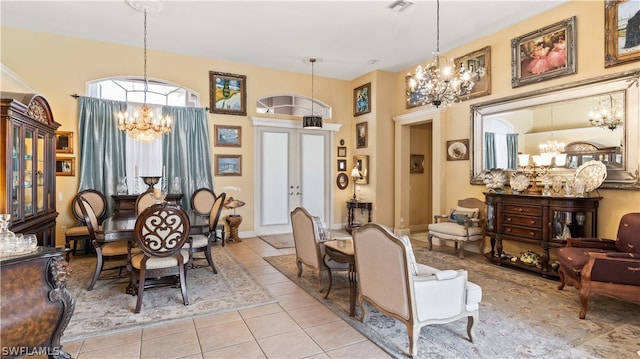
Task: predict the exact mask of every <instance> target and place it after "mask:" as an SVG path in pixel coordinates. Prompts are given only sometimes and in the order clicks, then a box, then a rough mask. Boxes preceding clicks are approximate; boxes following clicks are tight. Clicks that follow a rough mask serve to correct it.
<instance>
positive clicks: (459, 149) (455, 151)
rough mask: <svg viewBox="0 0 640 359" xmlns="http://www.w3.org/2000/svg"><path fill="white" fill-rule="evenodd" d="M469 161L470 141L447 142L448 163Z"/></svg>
mask: <svg viewBox="0 0 640 359" xmlns="http://www.w3.org/2000/svg"><path fill="white" fill-rule="evenodd" d="M468 159H469V139H464V140H453V141H447V161H459V160H468Z"/></svg>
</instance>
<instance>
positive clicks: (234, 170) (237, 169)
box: [214, 155, 242, 176]
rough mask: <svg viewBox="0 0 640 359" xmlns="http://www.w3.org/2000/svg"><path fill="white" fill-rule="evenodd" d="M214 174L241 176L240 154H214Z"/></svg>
mask: <svg viewBox="0 0 640 359" xmlns="http://www.w3.org/2000/svg"><path fill="white" fill-rule="evenodd" d="M214 159H215V166H216V167H215V175H216V176H242V155H215V157H214Z"/></svg>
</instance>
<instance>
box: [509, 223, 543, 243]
mask: <svg viewBox="0 0 640 359" xmlns="http://www.w3.org/2000/svg"><path fill="white" fill-rule="evenodd" d="M503 233H504V234H511V235H516V236H520V237H524V238H528V239H537V240H541V239H542V230H541V229H536V228H520V227H515V226H509V225H507V224H505V225H504V231H503Z"/></svg>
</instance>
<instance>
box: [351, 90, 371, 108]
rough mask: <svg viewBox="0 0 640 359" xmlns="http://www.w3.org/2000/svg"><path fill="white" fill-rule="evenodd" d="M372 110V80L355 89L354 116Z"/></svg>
mask: <svg viewBox="0 0 640 359" xmlns="http://www.w3.org/2000/svg"><path fill="white" fill-rule="evenodd" d="M369 112H371V82H369V83H367V84H364V85H362V86H360V87H356V88H355V89H354V90H353V116H360V115H364V114H365V113H369Z"/></svg>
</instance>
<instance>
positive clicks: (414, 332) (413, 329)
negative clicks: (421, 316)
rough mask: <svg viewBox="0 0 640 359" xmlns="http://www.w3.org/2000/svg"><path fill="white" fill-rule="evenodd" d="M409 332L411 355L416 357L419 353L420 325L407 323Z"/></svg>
mask: <svg viewBox="0 0 640 359" xmlns="http://www.w3.org/2000/svg"><path fill="white" fill-rule="evenodd" d="M407 333H408V334H409V355H410V356H411V357H415V356H416V355H417V354H418V338H419V337H420V326H419V325H411V324H407Z"/></svg>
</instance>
